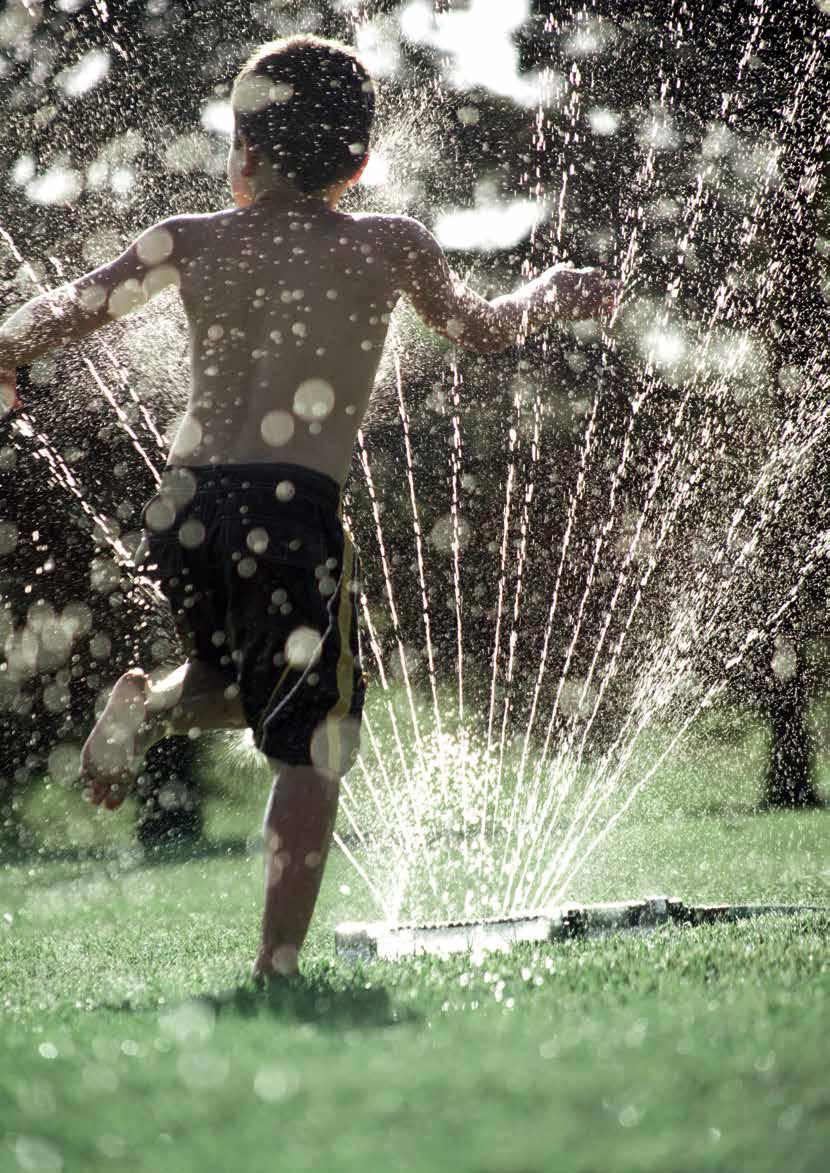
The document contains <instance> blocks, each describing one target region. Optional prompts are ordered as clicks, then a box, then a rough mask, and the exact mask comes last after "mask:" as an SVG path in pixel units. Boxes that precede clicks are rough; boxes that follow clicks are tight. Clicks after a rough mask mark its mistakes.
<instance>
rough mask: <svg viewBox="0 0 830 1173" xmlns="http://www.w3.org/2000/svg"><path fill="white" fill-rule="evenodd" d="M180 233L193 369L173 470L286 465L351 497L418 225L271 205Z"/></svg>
mask: <svg viewBox="0 0 830 1173" xmlns="http://www.w3.org/2000/svg"><path fill="white" fill-rule="evenodd" d="M168 223H170V225H171V228H173V232H172V233H171V235H172V236H173V239H172V241H171V242H170V243H171V244H172V252H171V255H170V256H169V258H167V260H166V263H167V264H168V265H173V266H174V267H175V268H176V269H177V270H178V273H179V280H180V293H181V298H182V302H183V305H184V308H185V312H186V314H187V318H188V323H189V330H190V358H191V393H190V399H189V403H188V408H187V413H186V415H185V418H184V420H183V422H182V425H181V427H180V428H179V431H178V434H177V436H176V438H175V440H174V443H173V446H172V449H171V452H170V457H169V461H168V463H169V464H171V465H207V464H232V463H255V462H274V461H279V462H284V463H291V464H297V465H303V466H305V467H306V468H310V469H314V470H315V471H317V472H322V473H325V474H326V475H328V476H330V477H332V478H333V479H334V480H335V481H337V483H338V484H341V485H342V483H343V481H344V479H345V477H346V473H347V471H348V468H349V464H350V460H351V453H352V449H353V446H354V442H355V437H356V433H357V429H358V428H359V426H360V421H361V419H362V418H363V415H364V413H365V411H366V407H367V405H368V402H369V396H370V394H371V389H372V384H373V381H374V377H375V373H376V371H377V367H378V363H379V361H380V356H381V351H382V348H383V344H384V340H385V337H386V332H387V329H388V323H389V316H390V313H391V311H392V309H393V308H394V306H395V303H396V301H397V299H398V295H399V291H398V288H396V286H399V285H400V280H399V276H400V274H399V271H398V266H397V265H396V263H395V253H396V251H397V250H396V249H395V242H396V241H399V240H400V238H401V235H402V233H401V232H400V230H398V231H396V228H398V227H399V226H401V225H402V224H404V223H405V222H404V221H402V220H401V219H400V218H397V217H380V216H350V215H344V214H341V213H339V212H335V211H331V210H330V209H328V208H327V207H325V206H323V205H321V203H320V201H314V205H312V204H311V202H309V206H300V207H298V208H286V207H284V206H281V205H279V204H277V203H276V202H272V201H270V200H268V199H262V200H258V201H257V202H255V203H253V204H252V205H251V206H249V207H246V208H238V209H232V210H228V211H223V212H219V213H215V214H211V215H204V216H189V217H182V218H177V219H176V220H175V221H173V222H168ZM162 231H163V230H162ZM390 254H391V255H390Z"/></svg>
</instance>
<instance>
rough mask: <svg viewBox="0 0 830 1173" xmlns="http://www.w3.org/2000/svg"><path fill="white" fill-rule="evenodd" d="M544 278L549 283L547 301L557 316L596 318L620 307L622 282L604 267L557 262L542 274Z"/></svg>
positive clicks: (546, 292)
mask: <svg viewBox="0 0 830 1173" xmlns="http://www.w3.org/2000/svg"><path fill="white" fill-rule="evenodd" d="M542 280H544V282H545V285H546V286H547V288H546V291H545V301H546V302H547V303H548V304H549V305H550V306H551V309H552V310H553V312H554V314H555V316H556V317H557V318H571V319H574V320H578V319H580V318H593V317H595V316H596V315H597V314H603V315H604V314H611V313H613V311H614V309H615V308H616V303H617V299H618V298H619V293H620V282H619V281H615V280H613V278H611V277H608V276H607V275H606V273H605V271H604V270H603V269H595V268H587V269H574V268H572V267H571V266H570V265H554V267H553V268H552V269H548V270H547V271H546V272H545V273H543V274H542Z"/></svg>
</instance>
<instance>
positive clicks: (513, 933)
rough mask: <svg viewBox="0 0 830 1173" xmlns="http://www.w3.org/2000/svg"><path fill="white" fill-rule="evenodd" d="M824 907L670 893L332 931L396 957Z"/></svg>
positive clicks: (361, 952) (360, 956)
mask: <svg viewBox="0 0 830 1173" xmlns="http://www.w3.org/2000/svg"><path fill="white" fill-rule="evenodd" d="M818 911H827V910H825V909H820V908H818V907H817V906H814V905H802V904H699V905H684V904H683V901H682V900H678V899H677V897H673V896H649V897H646V898H645V899H643V900H624V901H617V902H612V903H604V904H563V905H561V906H558V907H555V908H550V909H547V910H545V911H543V912H534V913H527V914H525V915H522V916H512V917H511V916H508V917H500V918H493V919H491V920H478V921H454V922H447V923H446V924H441V923H435V924H423V925H408V924H401V925H393V924H389V923H387V922H384V921H373V922H368V923H363V924H360V923H356V922H351V923H345V924H341V925H338V926H337V928H336V929H335V933H334V944H335V950H336V952H337V955H338V956H339V957H342V958H343V960H344V961H354V962H357V961H375V960H380V961H399V960H402V959H404V958H410V957H418V956H422V955H428V956H433V957H450V956H452V955H453V954H456V953H471V952H489V953H498V952H506V951H508V950H509V949H512V947H513V946H514V945H518V944H523V943H535V944H553V943H555V942H557V941H564V940H568V939H569V938H574V937H603V936H608V935H610V934H617V933H627V934H635V933H637V934H639V933H648V932H653V931H654V930H655V929H657V928H660V927H662V926H664V925H670V924H677V925H704V924H716V923H724V922H725V923H729V924H734V923H735V922H737V921H739V920H746V919H748V918H749V917H754V916H767V915H779V916H781V915H783V916H794V915H797V914H798V913H800V912H818Z"/></svg>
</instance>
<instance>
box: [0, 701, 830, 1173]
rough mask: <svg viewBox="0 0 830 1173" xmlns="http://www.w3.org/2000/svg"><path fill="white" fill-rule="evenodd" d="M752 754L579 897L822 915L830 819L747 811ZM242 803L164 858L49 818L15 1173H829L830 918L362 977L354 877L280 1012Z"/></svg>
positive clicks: (45, 813)
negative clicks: (257, 951) (251, 974)
mask: <svg viewBox="0 0 830 1173" xmlns="http://www.w3.org/2000/svg"><path fill="white" fill-rule="evenodd" d="M759 739H760V733H759V731H758V730H757V728H755V727H753V726H752V725H751V723H747V725H746V729H745V732H744V733H743V734H742V735H741V736H734V735H733V736H732V737H731V738H726V739H724V738H720V739H717V740H716V741H713V739H712V738H711V737H709V739H708V740H707V739H706V738H705V737H701V738H700V739H699V740H698V741H697V742H693V743H692V744H691V746H689V747H687V748H686V750H684V751H683V752H682V753H680V754H678V755H677V757H676V759H675V760H674V761H673V762H672V764H671V766H670V767H667V769H666V770H665V771H664V772H663V774H662V775H661V776H660V777H658V778H657V779H655V783H654V786H653V787H652V788H651V789H650V791H649V792H648V793H647V794H646V793H644V794H643V796H642V801H638V803H637V804H635V805H634V806H633V807H632V809H631V811H630V812H629V815H628V817H627V818H626V819H625V820H624V821H622V822H621V823H620V824H619V825H618V827H617V828H616V829H615V831H614V832H613V833H612V835H611V836H610V837H609V838H608V840H606V842H605V843H604V844H603V846H602V848H601V849H600V850H599V851H598V852H597V853H596V855H595V856H594V857H593V858H592V859H591V860H590V861H589V863H588V864H587V865H586V867H585V869H584V870H583V871H582V872H581V873H579V874H578V876H577V877H575V879H574V882H573V891H572V892H570V895H572V896H573V897H574V898H582V899H585V900H595V899H602V898H605V899H610V898H616V899H621V898H625V897H635V896H642V895H646V894H651V893H663V894H669V895H678V896H680V897H681V898H682V899H684V900H685V901H688V902H693V901H695V900H706V899H718V898H724V899H734V900H741V901H747V900H786V901H801V902H807V901H809V902H810V903H814V904H824V905H830V858H829V857H828V850H827V842H828V838H827V832H828V825H829V824H828V819H830V815H828V813H827V812H825V811H818V812H811V813H802V814H787V813H784V814H774V815H770V814H766V815H759V814H755V813H754V812H753V809H752V806H751V802H752V798H753V796H756V797H757V791H758V782H757V773H758V771H759V769H760V768H761V763H762V757H763V754H762V746H761V742H760V740H759ZM229 793H232V794H233V801H231V800H230V799H228V798H226V799H224V800H219V799H215V800H213V802H212V804H211V806H210V809H209V818H208V841H207V842H206V844H205V845H204V847H203V848H202V849H201V850H200V851H198V852H192V853H190V854H182V853H179V854H175V853H173V854H170V853H168V854H164V855H158V856H155V857H150V858H147V859H145V858H143V857H142V856H141V855H140V854H139V853H138V852H137V851H135V850H134V849H133V847H132V846H131V842H130V814H129V811H124V812H120V813H119V814H118V815H116V816H115V817H114V818H113V817H111V816H107V815H105V814H104V813H103V812H99V813H96V814H95V815H94V816H92V819H91V823H89V822H88V823H87V824H86V826H87V832H86V839H83V837H82V836H81V834H80V833H79V832H78V830H77V828H78V827H79V826H80V825H81V823H80V820H82V819H86V820H89V819H90V815H89V812H88V811H86V810H85V809H83V810H82V809H81V808H80V806H79V805H78V804H77V800H76V799H75V798H74V797H73V795H72V794H68V793H66V792H65V791H64V790H63V789H61V788H60V787H57V786H56V785H55V784H53V785H52V787H51V788H50V790H48V791H47V790H45V789H42V790H41V791H40V792H39V793H38V794H36V795H35V796H34V798H33V801H32V805H31V808H30V811H29V816H28V817H29V818H30V819H31V820H32V825H33V826H34V827H35V828H36V829H39V830H40V832H41V835H40V844H41V846H40V849H39V850H37V849H33V851H32V852H31V854H30V855H29V856H27V857H26V858H21V857H17V858H15V859H7V860H6V861H4V866H3V867H2V869H0V1007H2V1024H0V1037H2V1042H0V1046H1V1047H2V1052H3V1063H2V1066H1V1067H0V1169H2V1170H3V1171H4V1173H5V1170H7V1169H8V1170H9V1171H10V1173H12V1171H14V1173H17V1171H23V1173H75V1171H78V1173H82V1171H83V1173H89V1171H93V1170H95V1171H97V1170H99V1169H101V1170H103V1169H115V1168H117V1169H119V1170H122V1171H132V1170H136V1171H139V1170H141V1171H144V1170H147V1171H150V1170H153V1171H154V1173H156V1171H158V1170H162V1171H164V1173H168V1171H169V1173H186V1171H191V1170H192V1171H194V1173H195V1171H196V1170H199V1171H200V1173H212V1171H214V1170H216V1171H217V1173H218V1171H220V1170H221V1171H223V1173H224V1171H226V1170H229V1169H244V1170H246V1171H250V1173H260V1171H262V1173H265V1171H268V1173H271V1171H273V1170H286V1171H290V1173H294V1171H297V1173H299V1171H303V1170H313V1171H315V1173H317V1171H320V1173H346V1171H348V1173H357V1171H372V1173H374V1171H375V1170H377V1171H384V1173H386V1171H393V1170H401V1171H404V1170H405V1171H407V1173H409V1171H416V1170H417V1171H421V1170H423V1171H424V1173H426V1171H427V1170H448V1171H450V1170H452V1171H453V1173H468V1171H469V1173H548V1171H550V1173H554V1171H555V1173H569V1171H574V1173H576V1171H580V1173H589V1171H594V1170H614V1171H623V1170H632V1171H634V1170H637V1171H638V1173H642V1171H647V1170H654V1171H657V1170H659V1171H660V1173H665V1171H666V1170H672V1171H685V1170H688V1171H689V1173H691V1171H695V1173H700V1171H704V1170H707V1171H708V1170H724V1171H727V1170H728V1171H730V1173H731V1171H741V1173H744V1171H749V1170H751V1171H752V1173H764V1171H767V1170H769V1171H770V1173H773V1171H775V1173H779V1171H780V1170H782V1169H787V1170H788V1171H790V1173H823V1171H824V1170H825V1169H826V1168H827V1152H828V1147H829V1146H830V1077H828V1074H827V1057H828V1051H827V1022H828V1015H829V1014H830V946H828V927H830V914H826V913H810V914H802V915H800V916H798V917H792V918H791V917H764V918H760V919H757V920H753V921H749V922H744V923H742V924H739V925H737V926H713V927H699V928H670V929H665V930H660V931H658V932H656V933H654V934H653V935H650V936H644V937H637V938H631V937H629V938H621V937H618V938H609V939H605V940H588V941H573V942H569V943H566V944H559V945H556V946H548V947H525V948H522V949H519V950H516V951H515V952H513V953H512V954H510V955H489V956H482V957H472V958H471V957H461V958H455V959H453V960H448V961H441V962H438V961H434V960H427V959H424V960H420V961H414V962H410V963H406V964H398V965H395V966H392V965H381V964H377V965H374V966H368V967H366V968H363V969H360V968H353V967H350V966H347V965H345V964H343V963H341V962H339V961H337V960H336V958H335V957H334V953H333V928H334V925H335V924H336V923H337V922H338V921H339V920H344V919H358V918H360V917H362V916H366V915H374V910H373V909H372V907H371V905H370V903H369V900H368V897H367V894H366V892H365V890H363V889H362V887H361V885H360V883H359V881H358V880H357V877H356V875H355V873H354V872H353V871H352V869H351V867H350V865H349V864H348V862H347V861H346V860H345V859H344V858H343V856H342V855H340V854H339V853H335V855H334V856H333V859H332V861H331V865H330V869H329V871H328V874H327V877H326V882H325V885H324V892H323V895H322V898H321V905H320V909H319V915H318V917H317V919H316V922H315V925H314V927H313V930H312V935H311V938H310V941H309V947H308V956H307V960H306V970H305V979H304V981H303V982H302V983H301V984H298V985H296V986H293V987H288V988H285V987H284V988H280V989H276V990H273V991H271V992H269V993H267V994H261V993H258V992H256V991H255V990H254V989H253V988H252V987H250V986H249V985H248V984H247V981H246V973H247V968H248V965H249V962H250V960H251V958H252V956H253V950H254V946H255V941H256V935H257V929H258V915H259V905H260V899H261V896H260V886H261V862H262V861H261V857H260V856H259V854H258V851H257V847H256V836H255V832H256V829H257V824H258V821H259V818H260V811H259V805H260V804H261V800H262V797H263V795H262V794H259V795H256V794H254V793H252V792H251V791H244V792H243V791H241V790H239V789H237V790H235V791H234V790H233V788H231V789H230V790H229ZM73 804H74V805H73ZM50 816H51V817H50ZM47 818H48V822H47ZM73 828H74V830H73ZM252 833H253V834H252ZM82 839H83V842H85V843H87V846H84V847H79V846H78V843H79V840H82ZM105 842H106V843H108V844H109V848H108V850H107V851H106V852H102V850H101V845H102V844H103V843H105Z"/></svg>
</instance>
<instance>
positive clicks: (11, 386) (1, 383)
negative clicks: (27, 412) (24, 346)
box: [0, 369, 23, 421]
mask: <svg viewBox="0 0 830 1173" xmlns="http://www.w3.org/2000/svg"><path fill="white" fill-rule="evenodd" d="M22 406H23V404H22V402H21V400H20V397H19V396H18V394H17V371H16V370H10V371H6V370H2V369H0V421H2V420H4V419H5V418H6V416H7V415H9V414H10V413H11V412H13V411H16V410H17V409H18V408H20V407H22Z"/></svg>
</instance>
